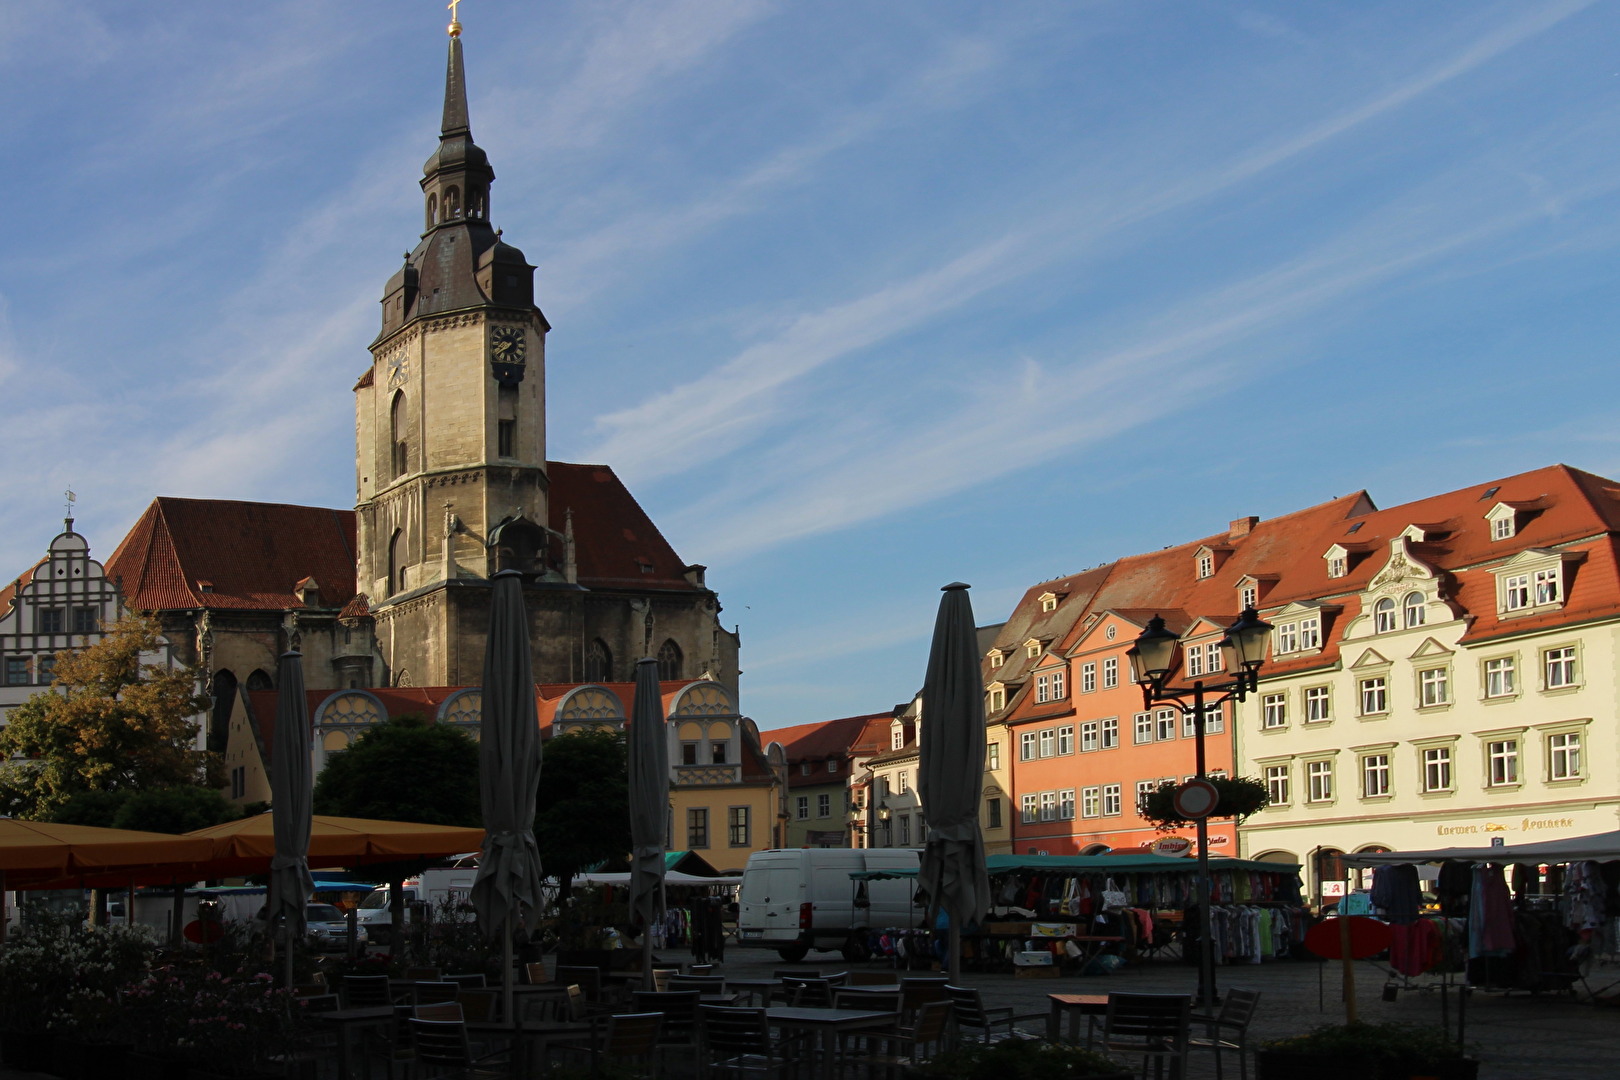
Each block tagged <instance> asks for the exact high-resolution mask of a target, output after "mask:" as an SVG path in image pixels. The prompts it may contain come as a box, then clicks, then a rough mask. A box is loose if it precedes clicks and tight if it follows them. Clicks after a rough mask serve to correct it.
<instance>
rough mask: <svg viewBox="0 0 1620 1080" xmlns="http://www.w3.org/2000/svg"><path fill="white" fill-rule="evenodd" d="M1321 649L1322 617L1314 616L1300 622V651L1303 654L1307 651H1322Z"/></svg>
mask: <svg viewBox="0 0 1620 1080" xmlns="http://www.w3.org/2000/svg"><path fill="white" fill-rule="evenodd" d="M1321 647H1322V617H1321V616H1320V615H1312V616H1310V617H1309V618H1306V619H1301V620H1299V648H1300V651H1301V652H1303V651H1304V650H1306V649H1320V648H1321Z"/></svg>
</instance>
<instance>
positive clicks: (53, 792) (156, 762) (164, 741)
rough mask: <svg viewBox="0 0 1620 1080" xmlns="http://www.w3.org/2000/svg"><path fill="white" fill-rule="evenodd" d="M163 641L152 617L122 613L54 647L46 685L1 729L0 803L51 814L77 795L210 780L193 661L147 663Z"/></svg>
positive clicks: (26, 812)
mask: <svg viewBox="0 0 1620 1080" xmlns="http://www.w3.org/2000/svg"><path fill="white" fill-rule="evenodd" d="M160 643H161V642H160V636H159V627H158V623H157V620H156V619H154V618H152V617H151V616H146V615H128V616H125V617H124V618H122V619H120V620H119V621H118V622H116V623H114V624H113V625H112V626H111V627H109V628H108V630H107V636H106V637H104V638H103V639H102V640H101V641H99V642H97V643H96V644H94V645H91V646H90V647H88V648H86V649H82V650H77V651H75V650H65V651H63V652H60V653H57V654H56V670H55V679H54V680H53V681H52V683H51V689H49V690H43V691H41V692H39V693H37V694H35V695H34V696H33V697H31V698H29V699H28V700H27V701H25V702H24V703H23V704H22V705H20V706H18V707H17V709H16V710H14V711H13V712H12V714H11V718H10V723H8V724H7V725H6V727H5V728H4V730H0V760H4V761H5V762H6V764H5V765H4V766H0V809H3V810H4V811H5V812H6V813H9V814H11V815H12V816H14V817H21V818H32V819H35V820H49V819H50V818H51V817H52V816H53V815H54V814H55V813H57V812H58V811H60V810H61V809H62V808H63V807H64V806H66V805H67V804H68V803H69V802H70V801H71V800H72V799H73V798H74V796H76V795H79V794H81V793H85V792H119V791H136V790H143V789H148V788H157V787H175V786H185V785H198V784H205V783H207V782H208V781H209V780H210V779H211V773H212V772H213V771H214V770H215V769H216V768H217V764H216V762H215V759H214V757H213V756H212V755H209V754H206V753H204V752H202V751H198V750H196V749H194V747H195V746H196V741H197V730H198V725H197V722H196V721H195V720H194V719H193V718H194V717H196V716H197V715H198V714H199V713H201V712H203V711H204V710H205V709H207V708H208V704H209V702H208V698H207V697H206V696H204V695H202V694H199V693H198V692H197V672H196V670H195V669H193V668H177V669H174V670H168V669H165V668H162V667H159V666H157V665H155V664H150V663H147V662H145V659H144V658H145V657H147V656H149V655H150V654H151V653H152V652H154V651H155V650H157V649H158V647H159V645H160ZM16 759H21V760H16Z"/></svg>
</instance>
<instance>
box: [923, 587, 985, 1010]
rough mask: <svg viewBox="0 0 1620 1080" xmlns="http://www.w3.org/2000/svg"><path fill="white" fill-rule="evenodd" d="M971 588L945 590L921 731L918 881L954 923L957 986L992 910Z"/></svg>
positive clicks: (935, 910)
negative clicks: (972, 939)
mask: <svg viewBox="0 0 1620 1080" xmlns="http://www.w3.org/2000/svg"><path fill="white" fill-rule="evenodd" d="M967 590H968V586H966V585H964V584H962V583H961V582H955V583H953V584H950V585H947V586H945V588H944V589H943V590H942V591H943V592H944V593H945V595H944V597H943V598H941V600H940V602H939V616H938V618H937V619H935V621H934V642H933V645H932V647H931V648H930V649H929V651H928V673H927V676H926V677H925V678H924V680H923V694H922V709H923V712H922V724H920V725H919V726H918V735H917V742H918V753H919V757H920V763H921V769H920V770H919V772H918V774H917V794H918V797H919V798H920V799H921V801H922V811H923V819H924V820H925V821H927V823H928V840H927V843H926V845H925V846H924V848H923V853H922V865H921V867H920V869H919V870H918V874H917V878H918V885H919V887H920V888H924V889H927V890H928V923H929V925H930V926H932V925H933V924H934V921H935V919H936V918H937V917H938V914H939V912H940V911H944V912H945V914H946V916H947V917H948V918H949V920H950V956H949V959H948V969H949V971H950V976H951V981H952V982H953V983H955V982H956V981H957V980H958V979H959V978H960V977H961V974H962V927H963V926H964V925H966V924H967V922H968V921H969V920H972V919H978V918H981V917H983V915H984V913H985V912H986V911H988V910H989V908H990V879H989V878H988V877H987V876H986V875H985V869H984V835H983V833H981V832H980V831H979V794H980V792H981V791H982V789H983V788H984V687H983V683H982V680H981V679H980V677H979V648H978V640H977V636H976V634H975V630H974V626H973V604H972V602H971V601H970V600H969V599H968V594H967ZM925 728H926V730H924V729H925Z"/></svg>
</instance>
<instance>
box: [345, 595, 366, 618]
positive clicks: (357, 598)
mask: <svg viewBox="0 0 1620 1080" xmlns="http://www.w3.org/2000/svg"><path fill="white" fill-rule="evenodd" d="M338 618H340V619H369V618H371V597H369V596H367V595H366V594H365V593H355V594H354V596H353V597H352V598H350V600H349V602H348V603H347V604H344V605H343V610H342V611H340V612H338Z"/></svg>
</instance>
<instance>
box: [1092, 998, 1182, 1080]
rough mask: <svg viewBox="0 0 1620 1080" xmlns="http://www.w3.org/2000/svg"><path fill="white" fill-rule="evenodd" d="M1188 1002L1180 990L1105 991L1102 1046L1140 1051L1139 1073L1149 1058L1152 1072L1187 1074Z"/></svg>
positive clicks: (1126, 1051) (1115, 1050)
mask: <svg viewBox="0 0 1620 1080" xmlns="http://www.w3.org/2000/svg"><path fill="white" fill-rule="evenodd" d="M1191 1021H1192V1002H1191V1000H1190V999H1189V998H1188V997H1187V996H1186V995H1184V994H1109V995H1108V1011H1107V1013H1106V1014H1104V1016H1103V1049H1105V1050H1109V1051H1112V1052H1113V1053H1116V1054H1125V1055H1129V1056H1134V1055H1137V1054H1140V1055H1142V1075H1143V1076H1144V1077H1145V1076H1146V1075H1147V1065H1148V1062H1149V1061H1152V1062H1153V1066H1154V1069H1153V1074H1154V1076H1163V1075H1164V1066H1165V1063H1166V1062H1169V1063H1170V1064H1171V1066H1172V1069H1171V1075H1172V1076H1174V1077H1178V1078H1179V1077H1184V1076H1186V1075H1187V1039H1188V1034H1189V1033H1188V1028H1189V1026H1190V1024H1191Z"/></svg>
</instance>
